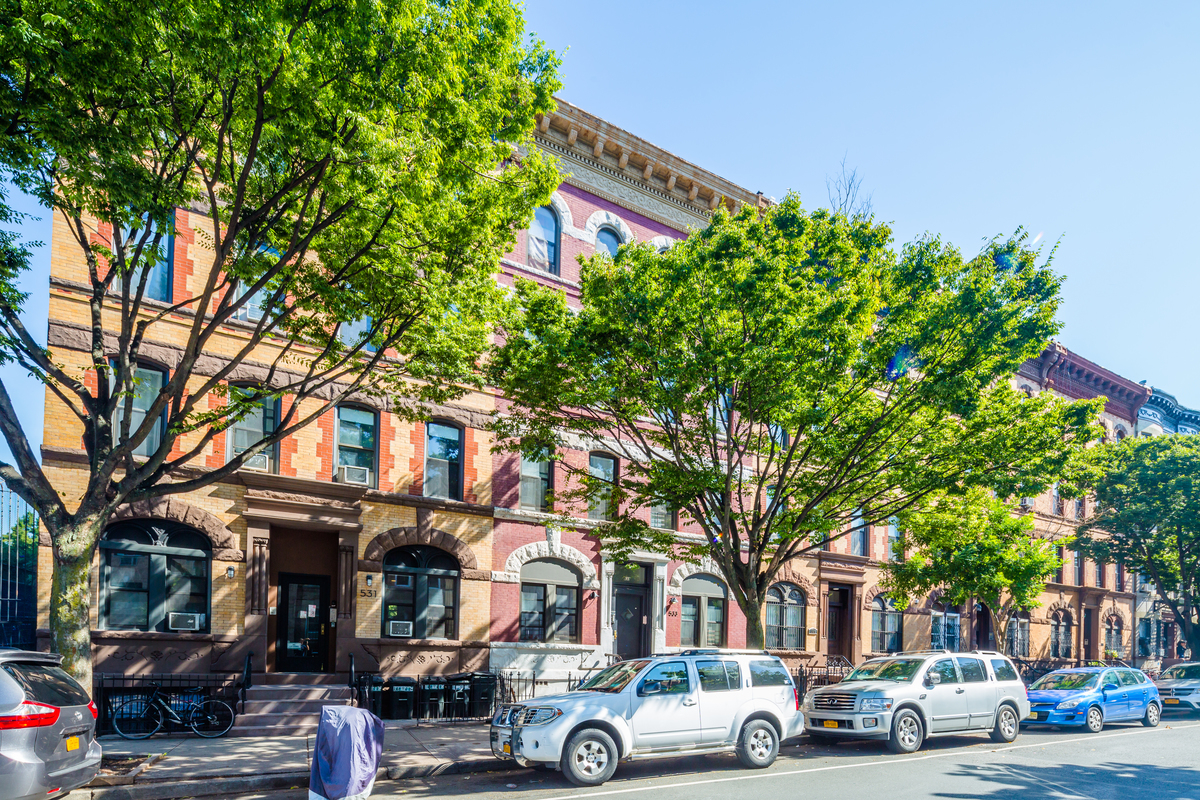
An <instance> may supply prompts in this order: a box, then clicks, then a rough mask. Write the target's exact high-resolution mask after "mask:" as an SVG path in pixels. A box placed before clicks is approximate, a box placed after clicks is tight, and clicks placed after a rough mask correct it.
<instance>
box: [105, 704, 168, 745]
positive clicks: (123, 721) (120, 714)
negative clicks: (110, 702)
mask: <svg viewBox="0 0 1200 800" xmlns="http://www.w3.org/2000/svg"><path fill="white" fill-rule="evenodd" d="M112 724H113V727H114V728H116V729H117V733H119V734H120V735H121V736H122V737H124V738H126V739H145V738H147V737H150V736H153V735H154V734H156V733H158V729H159V728H161V727H162V724H163V718H162V711H160V710H159V708H158V706H157V705H155V704H154V703H151V702H150V700H149V699H148V698H145V697H132V698H130V699H128V700H126V701H125V702H124V703H121V705H119V706H117V707H116V709H114V710H113V714H112Z"/></svg>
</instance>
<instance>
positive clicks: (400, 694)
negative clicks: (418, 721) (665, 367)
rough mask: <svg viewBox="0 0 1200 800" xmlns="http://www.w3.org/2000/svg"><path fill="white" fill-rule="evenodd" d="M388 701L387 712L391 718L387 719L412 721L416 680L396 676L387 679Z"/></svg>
mask: <svg viewBox="0 0 1200 800" xmlns="http://www.w3.org/2000/svg"><path fill="white" fill-rule="evenodd" d="M387 682H388V689H389V690H390V692H389V700H388V703H389V704H388V705H387V707H386V708H387V712H388V714H390V715H391V716H389V717H388V719H412V718H413V717H414V716H415V715H414V714H413V711H414V709H415V707H416V705H417V704H416V699H417V697H416V695H417V680H416V678H406V677H404V676H398V677H395V678H388V681H387Z"/></svg>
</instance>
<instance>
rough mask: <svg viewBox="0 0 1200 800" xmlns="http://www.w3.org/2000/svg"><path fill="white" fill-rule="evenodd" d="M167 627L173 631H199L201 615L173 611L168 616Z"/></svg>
mask: <svg viewBox="0 0 1200 800" xmlns="http://www.w3.org/2000/svg"><path fill="white" fill-rule="evenodd" d="M167 627H168V628H170V629H171V630H173V631H198V630H200V615H199V614H183V613H181V612H178V611H172V612H171V613H170V614H168V615H167Z"/></svg>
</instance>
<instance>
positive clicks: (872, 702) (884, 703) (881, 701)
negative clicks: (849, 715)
mask: <svg viewBox="0 0 1200 800" xmlns="http://www.w3.org/2000/svg"><path fill="white" fill-rule="evenodd" d="M891 707H892V699H891V698H890V697H864V698H863V700H862V704H861V705H860V706H859V707H858V710H859V711H887V710H888V709H889V708H891Z"/></svg>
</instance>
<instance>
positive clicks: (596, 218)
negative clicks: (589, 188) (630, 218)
mask: <svg viewBox="0 0 1200 800" xmlns="http://www.w3.org/2000/svg"><path fill="white" fill-rule="evenodd" d="M605 226H607V227H610V228H615V229H616V230H617V232H618V233H620V234H621V244H632V243H634V242H636V241H637V237H636V236H634V235H633V229H632V228H630V227H629V224H628V223H627V222H625V220H623V219H621V218H620V217H618V216H617V215H616V214H614V213H612V212H611V211H603V210H600V211H593V212H592V215H591V216H590V217H588V221H587V225H586V226H585V227H584V229H583V231H584V235H585V236H586V237H587V239H586V241H589V242H591V243H592V244H593V245H595V243H596V234H597V233H599V232H600V229H601V228H603V227H605Z"/></svg>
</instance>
